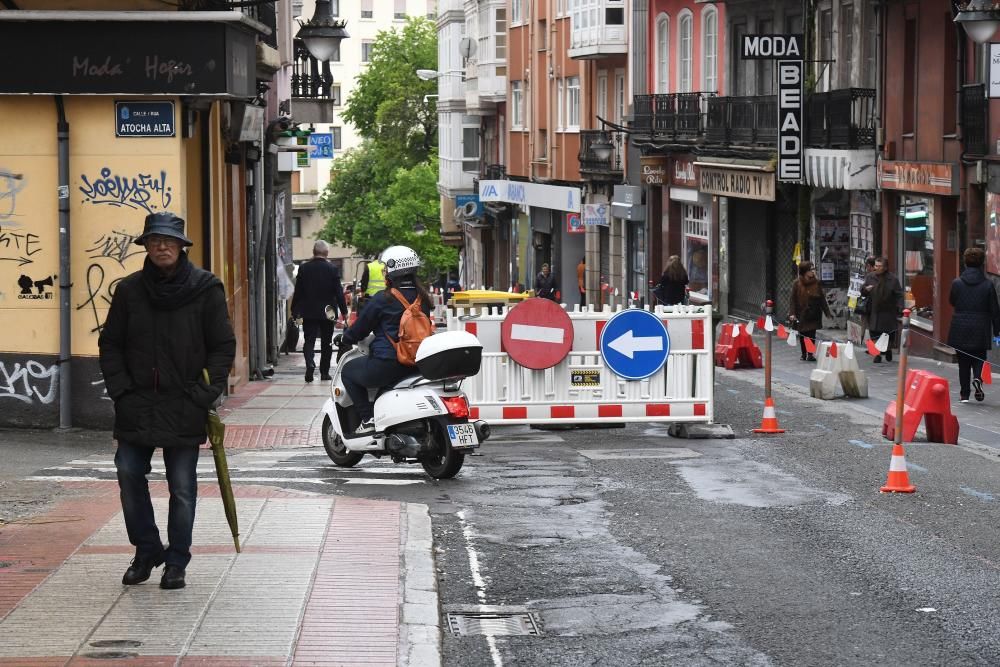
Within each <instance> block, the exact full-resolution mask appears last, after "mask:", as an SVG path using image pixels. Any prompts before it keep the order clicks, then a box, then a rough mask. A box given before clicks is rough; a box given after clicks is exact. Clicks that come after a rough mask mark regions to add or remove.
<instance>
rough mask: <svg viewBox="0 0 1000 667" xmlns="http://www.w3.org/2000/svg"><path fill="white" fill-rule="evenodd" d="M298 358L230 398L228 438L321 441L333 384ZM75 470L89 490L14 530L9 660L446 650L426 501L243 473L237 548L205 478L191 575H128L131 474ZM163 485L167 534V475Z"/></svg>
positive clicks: (384, 658) (0, 551)
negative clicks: (320, 490)
mask: <svg viewBox="0 0 1000 667" xmlns="http://www.w3.org/2000/svg"><path fill="white" fill-rule="evenodd" d="M282 359H285V358H284V357H283V358H282ZM298 360H301V355H296V356H295V357H294V358H292V359H291V363H290V364H289V363H286V366H291V368H289V369H287V371H286V372H280V371H279V372H278V373H276V374H275V376H274V377H273V378H272V379H271V380H270V381H266V382H253V383H250V384H249V385H248V386H247V387H246V389H244V390H242V391H240V392H238V393H237V394H235V395H233V396H230V397H228V398H227V400H226V403H225V406H224V408H223V409H222V410H220V412H221V413H222V414H223V417H224V419H225V421H226V423H227V450H229V451H231V452H232V451H233V450H238V449H241V448H250V447H253V448H259V447H267V448H270V447H288V446H294V447H302V446H305V445H318V444H319V442H320V440H319V430H318V429H319V425H318V424H319V423H321V416H318V413H319V408H320V406H321V405H322V401H323V400H324V399H325V397H326V396H327V395H328V394H327V392H328V391H329V383H314V384H312V385H306V384H304V383H303V382H302V379H301V377H302V376H301V372H302V369H301V364H296V363H295V362H296V361H298ZM304 405H308V406H309V407H308V408H303V407H302V406H304ZM206 455H207V452H206ZM209 458H210V457H209ZM64 484H65V485H66V486H67V487H72V488H73V491H74V492H75V493H77V494H78V495H77V496H75V497H73V498H72V500H68V501H64V502H62V503H60V504H59V505H57V506H55V507H54V508H52V509H51V510H50V511H49V512H48V513H46V514H44V515H42V516H36V517H33V518H32V519H31V521H29V522H26V523H22V524H11V525H5V526H3V527H2V529H0V665H3V666H8V665H17V666H22V665H23V666H24V667H34V666H36V665H37V666H43V665H44V666H49V665H74V666H76V665H108V664H115V663H117V664H127V665H219V666H227V665H303V666H306V665H317V666H318V665H387V666H396V665H438V664H440V648H439V644H440V637H439V633H440V629H439V626H438V599H437V583H436V578H435V572H434V562H433V551H432V538H431V524H430V516H429V513H428V510H427V507H426V506H425V505H418V504H412V503H399V502H385V501H373V500H362V499H354V498H349V497H344V496H336V497H332V496H324V495H319V494H311V493H307V492H298V491H283V490H281V489H278V488H275V487H267V486H259V485H237V486H236V487H235V492H236V496H237V508H238V515H239V525H240V532H241V546H242V549H243V551H242V553H241V554H236V553H235V550H234V549H233V544H232V539H231V537H230V533H229V526H228V524H227V523H226V519H225V514H224V512H223V510H222V504H221V501H220V500H219V494H218V489H217V487H214V486H213V485H210V484H202V485H200V486H199V502H198V512H197V518H196V521H195V530H194V546H193V548H192V554H193V558H192V561H191V564H190V565H189V567H188V576H187V581H188V586H187V588H185V589H182V590H179V591H164V590H161V589H160V588H159V586H158V582H159V575H160V573H161V572H162V568H161V569H157V570H155V571H154V572H153V576H152V577H151V578H150V580H149V581H147V582H146V583H144V584H141V585H138V586H123V585H122V584H121V576H122V573H123V572H124V570H125V568H126V567H127V565H128V562H129V559H130V558H131V556H132V547H131V546H130V545H129V543H128V538H127V536H126V533H125V526H124V522H123V520H122V516H121V508H120V503H119V499H118V493H117V485H116V483H114V482H64ZM150 489H151V492H152V494H153V498H154V507H155V510H156V515H157V517H158V521H159V523H160V530H161V533H162V534H163V535H164V536H165V535H166V526H165V523H166V522H165V518H166V514H167V493H166V486H165V484H164V483H163V482H151V483H150Z"/></svg>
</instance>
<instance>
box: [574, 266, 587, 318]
mask: <svg viewBox="0 0 1000 667" xmlns="http://www.w3.org/2000/svg"><path fill="white" fill-rule="evenodd" d="M586 275H587V259H586V258H585V257H583V258H580V263H579V264H577V265H576V286H577V289H579V290H580V308H583V307H584V306H586V305H587V287H586V281H585V280H584V279H585V277H586Z"/></svg>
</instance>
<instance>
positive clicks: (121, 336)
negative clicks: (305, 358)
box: [98, 211, 236, 589]
mask: <svg viewBox="0 0 1000 667" xmlns="http://www.w3.org/2000/svg"><path fill="white" fill-rule="evenodd" d="M134 243H136V244H138V245H141V246H144V247H145V248H146V259H145V261H144V263H143V265H142V270H140V271H137V272H135V273H133V274H131V275H129V276H126V277H125V278H123V279H122V280H121V281H120V282H119V283H118V286H117V288H116V289H115V293H114V296H113V297H112V299H111V308H110V309H109V310H108V316H107V319H106V320H105V321H104V326H103V327H102V329H101V333H100V336H99V337H98V348H99V350H100V365H101V372H102V373H103V374H104V388H105V390H106V391H107V394H108V397H110V398H111V400H113V401H114V403H115V422H114V437H115V439H116V440H117V441H118V449H117V451H116V452H115V467H116V469H117V472H118V487H119V490H120V493H121V503H122V511H123V513H124V516H125V528H126V530H127V531H128V538H129V542H131V543H132V545H133V546H135V558H133V559H132V563H131V565H130V566H129V568H128V570H126V571H125V576H123V577H122V583H123V584H125V585H134V584H139V583H142V582H144V581H146V580H147V579H149V576H150V574H151V573H152V570H153V568H155V567H158V566H159V565H161V564H163V563H166V567H165V568H164V571H163V576H162V578H161V579H160V588H166V589H174V588H183V587H184V583H185V582H184V577H185V568H187V565H188V563H189V562H190V560H191V533H192V529H193V527H194V513H195V504H196V502H197V495H198V476H197V466H198V452H199V449H200V446H201V445H202V443H204V442H205V439H206V437H207V433H206V429H205V424H206V422H207V419H208V412H209V410H210V409H211V407H212V405H213V404H214V403H215V401H216V399H218V398H219V396H221V395H222V392H223V391H225V389H226V384H227V381H228V380H227V378H228V377H229V370H230V368H231V367H232V365H233V359H234V358H235V356H236V337H235V336H234V335H233V327H232V324H231V323H230V320H229V310H228V308H227V307H226V294H225V289H224V287H223V285H222V282H221V281H220V280H219V279H218V278H216V277H215V276H214V275H213V274H212V273H211V272H209V271H205V270H204V269H199V268H197V267H195V266H194V265H193V264H192V263H191V261H190V260H189V259H188V256H187V252H185V251H184V250H183V249H182V248H184V247H187V246H191V245H192V242H191V240H190V239H188V238H187V237H186V236H185V235H184V220H182V219H181V218H179V217H177V216H176V215H174V214H173V213H169V212H165V211H163V212H159V213H152V214H150V215H148V216H146V221H145V227H144V229H143V232H142V235H140V236H139V237H138V238H136V239H135V241H134ZM205 371H207V372H208V378H209V380H208V382H206V381H205V379H204V373H205ZM157 447H161V448H162V449H163V462H164V464H165V465H166V472H167V488H168V489H169V491H170V510H169V513H168V517H167V538H168V545H167V546H164V545H163V543H162V542H161V541H160V532H159V529H158V528H157V526H156V518H155V516H154V514H153V505H152V502H151V501H150V497H149V482H148V480H147V479H146V475H148V474H149V472H150V460H151V459H152V456H153V451H154V450H155V449H156V448H157Z"/></svg>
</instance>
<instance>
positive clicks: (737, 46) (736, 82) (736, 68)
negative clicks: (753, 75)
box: [726, 23, 753, 95]
mask: <svg viewBox="0 0 1000 667" xmlns="http://www.w3.org/2000/svg"><path fill="white" fill-rule="evenodd" d="M730 33H731V34H732V37H733V38H732V39H728V35H727V39H726V41H727V42H729V44H731V48H732V51H730V54H729V62H731V63H732V64H733V69H732V74H733V75H732V76H731V77H730V78H729V82H730V83H729V90H730V91H732V92H730V93H729V94H730V95H751V94H752V92H751V90H752V86H753V81H751V80H750V71H751V70H750V63H752V62H753V61H752V60H744V59H743V53H742V52H741V49H742V48H743V46H742V45H743V36H744V35H746V34H747V24H746V23H734V24H733V25H732V29H731V30H730Z"/></svg>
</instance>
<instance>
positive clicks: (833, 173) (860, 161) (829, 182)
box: [805, 148, 876, 190]
mask: <svg viewBox="0 0 1000 667" xmlns="http://www.w3.org/2000/svg"><path fill="white" fill-rule="evenodd" d="M805 158H806V164H805V179H806V183H807V184H808V185H812V186H814V187H818V188H830V189H831V190H874V189H875V187H876V178H875V175H876V169H875V150H874V149H867V150H834V149H829V148H807V149H806V150H805Z"/></svg>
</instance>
